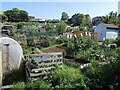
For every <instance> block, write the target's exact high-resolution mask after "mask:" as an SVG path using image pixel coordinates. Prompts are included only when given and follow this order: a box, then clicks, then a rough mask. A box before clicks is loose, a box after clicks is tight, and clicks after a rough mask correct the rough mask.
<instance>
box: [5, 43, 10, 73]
mask: <svg viewBox="0 0 120 90" xmlns="http://www.w3.org/2000/svg"><path fill="white" fill-rule="evenodd" d="M4 45H5V46H6V60H5V61H7V62H6V63H7V70H8V71H10V56H9V54H10V52H9V44H4Z"/></svg>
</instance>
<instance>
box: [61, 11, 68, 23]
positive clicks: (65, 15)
mask: <svg viewBox="0 0 120 90" xmlns="http://www.w3.org/2000/svg"><path fill="white" fill-rule="evenodd" d="M68 19H69V16H68V14H67V13H66V12H63V13H62V17H61V20H63V21H65V20H68Z"/></svg>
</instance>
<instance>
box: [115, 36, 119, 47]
mask: <svg viewBox="0 0 120 90" xmlns="http://www.w3.org/2000/svg"><path fill="white" fill-rule="evenodd" d="M115 43H116V44H117V46H118V47H120V37H118V38H116V40H115Z"/></svg>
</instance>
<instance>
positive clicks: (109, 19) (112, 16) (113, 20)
mask: <svg viewBox="0 0 120 90" xmlns="http://www.w3.org/2000/svg"><path fill="white" fill-rule="evenodd" d="M102 22H103V23H107V24H115V25H117V24H118V22H119V21H118V17H117V12H115V13H114V12H113V11H112V12H110V13H109V14H108V15H106V16H102Z"/></svg>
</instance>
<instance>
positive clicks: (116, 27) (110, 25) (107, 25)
mask: <svg viewBox="0 0 120 90" xmlns="http://www.w3.org/2000/svg"><path fill="white" fill-rule="evenodd" d="M102 24H103V25H104V26H106V27H107V28H108V29H119V27H118V26H116V25H113V24H104V23H102Z"/></svg>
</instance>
